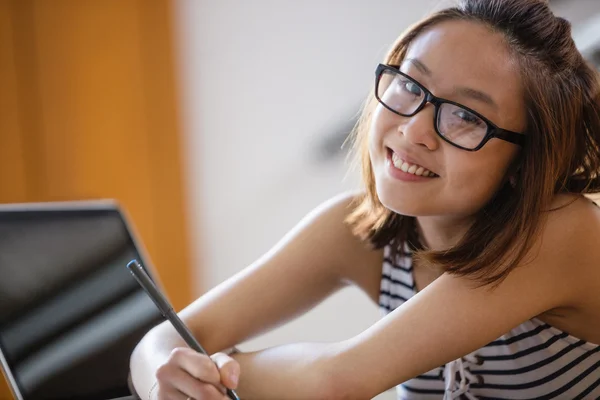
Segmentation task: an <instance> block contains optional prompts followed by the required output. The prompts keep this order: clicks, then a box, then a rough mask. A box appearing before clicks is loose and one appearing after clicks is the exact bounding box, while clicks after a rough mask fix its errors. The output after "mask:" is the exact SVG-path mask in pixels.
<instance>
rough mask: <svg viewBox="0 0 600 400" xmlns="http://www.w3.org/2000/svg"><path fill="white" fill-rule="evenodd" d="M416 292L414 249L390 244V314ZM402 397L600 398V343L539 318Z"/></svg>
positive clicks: (385, 297) (409, 385)
mask: <svg viewBox="0 0 600 400" xmlns="http://www.w3.org/2000/svg"><path fill="white" fill-rule="evenodd" d="M415 294H416V290H415V281H414V277H413V269H412V258H411V255H410V253H404V254H399V255H397V256H395V257H392V256H391V252H390V248H389V247H386V248H385V250H384V262H383V273H382V279H381V290H380V295H379V307H380V309H381V311H382V313H383V314H384V315H385V314H388V313H390V312H391V311H392V310H394V309H395V308H396V307H399V306H400V305H402V303H404V302H405V301H407V300H408V299H409V298H411V297H412V296H414V295H415ZM396 390H397V394H398V395H397V398H398V400H433V399H436V400H440V399H444V400H450V399H469V400H474V399H480V400H483V399H511V400H520V399H569V400H574V399H600V345H597V344H593V343H590V342H586V341H584V340H580V339H577V338H575V337H573V336H571V335H569V334H568V333H566V332H563V331H561V330H559V329H556V328H554V327H552V326H550V325H548V324H546V323H544V322H542V321H540V320H538V319H536V318H533V319H531V320H529V321H526V322H525V323H523V324H521V325H519V326H517V327H516V328H514V329H512V330H511V331H510V332H507V333H506V334H504V335H502V336H501V337H499V338H498V339H496V340H494V341H493V342H491V343H489V344H488V345H486V346H484V347H483V348H481V349H479V350H477V351H475V352H473V353H471V354H468V355H465V356H464V357H462V358H460V359H458V360H454V361H452V362H449V363H447V364H446V365H443V366H441V367H438V368H435V369H433V370H432V371H429V372H427V373H425V374H423V375H420V376H417V377H416V378H414V379H411V380H408V381H406V382H404V383H402V384H401V385H398V386H397V388H396Z"/></svg>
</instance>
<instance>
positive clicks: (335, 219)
mask: <svg viewBox="0 0 600 400" xmlns="http://www.w3.org/2000/svg"><path fill="white" fill-rule="evenodd" d="M359 196H361V193H360V192H346V193H342V194H340V195H338V196H335V197H333V198H332V199H330V200H328V201H326V202H325V203H323V204H322V205H321V206H320V207H318V208H317V209H315V211H313V213H312V215H311V216H309V217H308V218H307V219H306V221H307V223H311V224H314V225H315V229H311V231H313V232H315V233H316V234H318V235H323V236H322V238H323V239H324V240H323V242H324V243H326V244H327V246H326V247H324V248H323V250H325V251H327V252H329V253H330V255H331V256H332V257H334V260H335V264H336V265H337V270H338V271H339V272H340V274H341V275H342V279H343V280H344V281H345V282H346V283H348V284H354V285H356V286H358V287H359V288H361V289H362V290H363V291H364V292H366V294H367V295H368V296H369V297H371V299H373V300H376V299H377V297H378V295H379V285H380V280H381V265H382V262H383V250H378V249H373V248H372V247H371V246H370V245H369V244H368V243H365V242H364V241H362V240H361V239H360V238H358V237H357V236H356V235H354V234H353V233H352V227H351V226H350V225H349V224H348V223H347V222H346V219H347V217H348V216H349V215H350V213H351V212H352V211H353V209H354V207H355V204H356V201H357V200H358V198H359ZM317 228H318V229H317ZM317 232H318V233H317Z"/></svg>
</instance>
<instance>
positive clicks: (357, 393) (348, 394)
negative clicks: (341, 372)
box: [318, 374, 374, 400]
mask: <svg viewBox="0 0 600 400" xmlns="http://www.w3.org/2000/svg"><path fill="white" fill-rule="evenodd" d="M323 380H324V381H323V382H321V385H320V387H321V390H320V392H319V395H318V398H319V400H369V399H372V398H373V397H374V396H373V395H369V394H366V393H365V391H364V387H361V386H362V385H361V383H360V381H357V380H356V379H352V378H344V377H341V376H335V374H330V375H326V376H324V377H323ZM365 386H366V385H365Z"/></svg>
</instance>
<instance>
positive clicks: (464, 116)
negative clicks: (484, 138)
mask: <svg viewBox="0 0 600 400" xmlns="http://www.w3.org/2000/svg"><path fill="white" fill-rule="evenodd" d="M452 114H454V115H455V116H456V117H458V118H460V119H461V120H462V121H464V122H466V123H468V124H470V125H482V124H485V123H484V122H483V121H482V120H481V118H479V117H478V116H477V115H475V114H473V113H470V112H468V111H467V110H462V109H458V110H456V111H454V112H453V113H452Z"/></svg>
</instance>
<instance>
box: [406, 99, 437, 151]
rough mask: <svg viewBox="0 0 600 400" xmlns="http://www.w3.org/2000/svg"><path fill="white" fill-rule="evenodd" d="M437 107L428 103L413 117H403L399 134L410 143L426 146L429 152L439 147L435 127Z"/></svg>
mask: <svg viewBox="0 0 600 400" xmlns="http://www.w3.org/2000/svg"><path fill="white" fill-rule="evenodd" d="M434 114H435V106H434V105H433V104H431V103H427V104H426V105H425V107H423V109H422V110H421V111H419V112H418V113H416V114H415V115H413V116H412V117H403V118H402V122H401V123H400V124H398V128H397V129H398V133H400V134H401V135H403V136H404V137H405V138H406V139H407V140H408V141H409V142H411V143H412V144H415V145H418V146H425V147H426V148H427V149H428V150H435V149H437V148H438V147H439V144H440V142H439V138H438V135H437V133H436V132H435V127H434Z"/></svg>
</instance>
